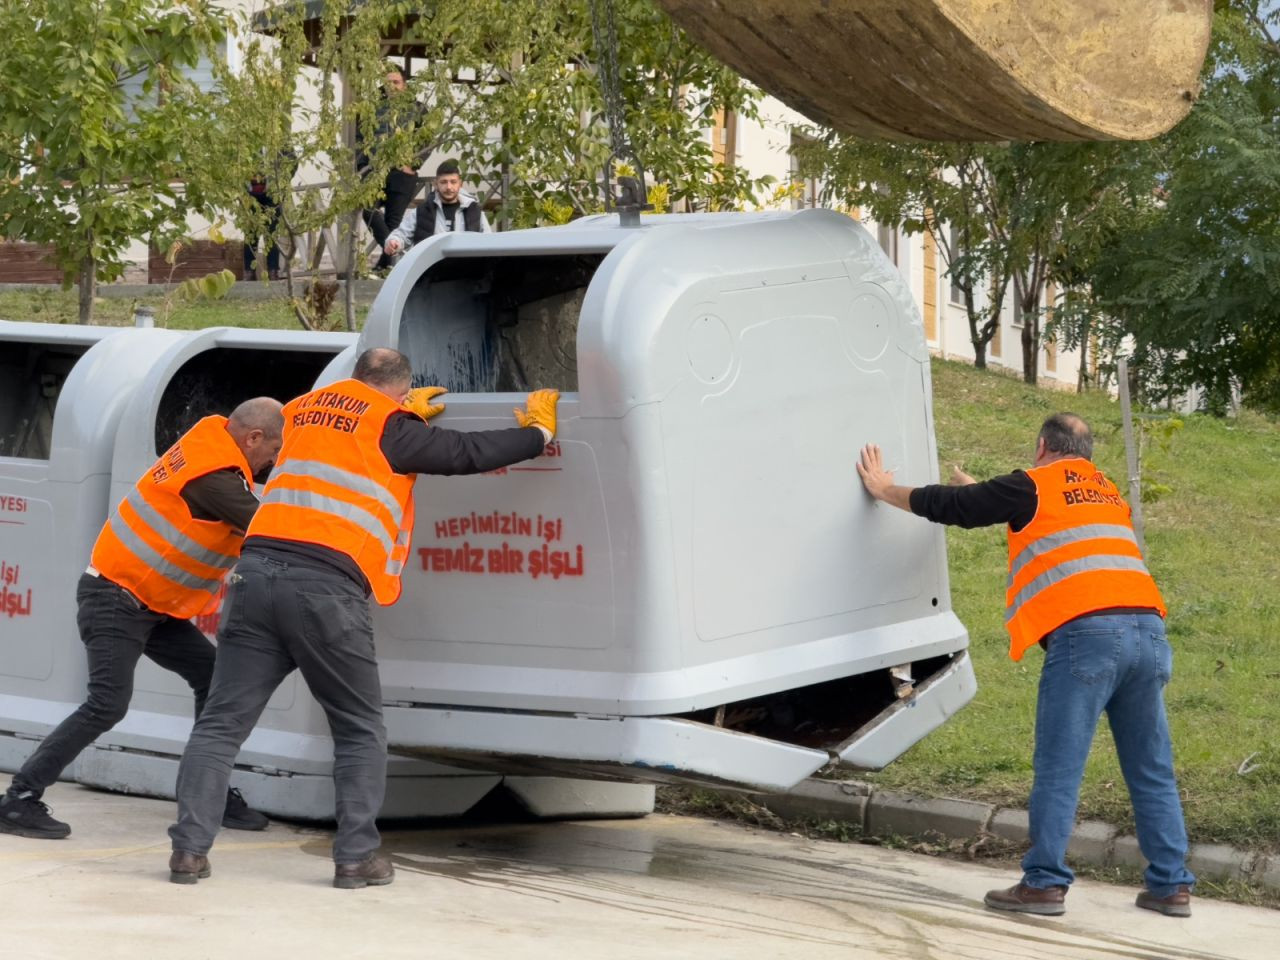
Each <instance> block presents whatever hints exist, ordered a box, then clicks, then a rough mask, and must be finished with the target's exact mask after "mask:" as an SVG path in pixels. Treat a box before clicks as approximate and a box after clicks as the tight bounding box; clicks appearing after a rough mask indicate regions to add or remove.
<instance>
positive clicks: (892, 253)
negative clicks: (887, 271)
mask: <svg viewBox="0 0 1280 960" xmlns="http://www.w3.org/2000/svg"><path fill="white" fill-rule="evenodd" d="M876 242H877V243H879V244H880V249H881V250H883V251H884V255H885V256H886V257H888V258H889V260H890V261H891V262H892V263H893V265H894V266H895V267H896V266H897V265H898V231H897V230H895V229H894V228H893V227H891V226H889V225H887V224H883V223H880V224H876Z"/></svg>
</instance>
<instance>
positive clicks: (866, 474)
mask: <svg viewBox="0 0 1280 960" xmlns="http://www.w3.org/2000/svg"><path fill="white" fill-rule="evenodd" d="M857 468H858V476H860V477H861V478H862V484H863V486H865V487H866V488H867V493H869V494H871V496H873V497H875V498H876V499H877V500H883V501H884V502H885V503H887V504H889V505H890V506H892V507H897V508H898V509H899V510H906V511H907V512H908V513H910V512H911V487H900V486H898V485H897V484H895V483H894V482H893V471H892V470H886V469H885V466H884V455H883V454H882V453H881V452H880V448H879V447H878V446H876V444H874V443H868V444H867V445H866V446H865V447H863V448H862V455H861V457H860V458H859V460H858V463H857Z"/></svg>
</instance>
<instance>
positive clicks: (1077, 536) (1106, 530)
mask: <svg viewBox="0 0 1280 960" xmlns="http://www.w3.org/2000/svg"><path fill="white" fill-rule="evenodd" d="M1082 540H1128V541H1129V542H1130V543H1132V544H1133V545H1134V546H1135V547H1136V546H1137V545H1138V540H1137V538H1136V537H1135V536H1134V535H1133V531H1132V530H1130V529H1129V528H1128V527H1126V526H1125V525H1124V524H1122V523H1087V524H1085V525H1084V526H1082V527H1072V528H1071V529H1070V530H1060V531H1059V532H1057V533H1051V534H1049V535H1048V536H1047V537H1041V538H1040V539H1039V540H1032V541H1031V542H1030V543H1029V544H1027V545H1026V546H1025V547H1023V548H1022V552H1021V553H1019V554H1018V555H1017V556H1016V557H1014V558H1013V562H1012V563H1010V564H1009V580H1008V582H1007V583H1006V584H1005V589H1006V590H1007V589H1009V587H1012V586H1013V580H1014V577H1016V576H1017V575H1018V573H1019V571H1021V570H1022V568H1023V567H1025V566H1026V565H1027V564H1028V563H1030V562H1031V561H1032V560H1034V559H1035V558H1036V557H1041V556H1044V555H1045V554H1046V553H1048V552H1049V551H1050V550H1057V549H1058V547H1063V546H1066V545H1067V544H1068V543H1079V542H1080V541H1082Z"/></svg>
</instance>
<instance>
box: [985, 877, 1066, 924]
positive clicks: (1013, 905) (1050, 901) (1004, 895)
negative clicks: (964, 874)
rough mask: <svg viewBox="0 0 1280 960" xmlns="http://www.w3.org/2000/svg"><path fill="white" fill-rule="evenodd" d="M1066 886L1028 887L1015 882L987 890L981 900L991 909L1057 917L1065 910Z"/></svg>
mask: <svg viewBox="0 0 1280 960" xmlns="http://www.w3.org/2000/svg"><path fill="white" fill-rule="evenodd" d="M1066 897H1067V888H1066V887H1045V888H1044V889H1039V888H1037V887H1028V886H1027V885H1026V884H1025V883H1015V884H1014V885H1013V886H1012V887H1009V888H1008V889H1007V890H988V891H987V895H986V896H985V897H983V898H982V902H983V903H985V904H986V905H987V906H988V907H990V908H991V909H993V910H1011V911H1013V912H1014V913H1035V914H1038V915H1040V916H1042V917H1057V916H1061V915H1062V914H1064V913H1066V912H1067V905H1066V903H1065V902H1064V901H1065V900H1066Z"/></svg>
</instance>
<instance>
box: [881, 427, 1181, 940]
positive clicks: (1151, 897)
mask: <svg viewBox="0 0 1280 960" xmlns="http://www.w3.org/2000/svg"><path fill="white" fill-rule="evenodd" d="M1092 458H1093V435H1092V434H1091V433H1090V431H1089V426H1088V424H1086V423H1085V422H1084V420H1082V419H1081V418H1080V417H1078V416H1076V415H1075V414H1070V413H1059V414H1055V415H1054V416H1051V417H1049V418H1048V419H1047V420H1045V422H1044V424H1043V426H1041V428H1040V435H1039V437H1038V438H1037V440H1036V447H1035V455H1034V462H1033V466H1032V467H1031V469H1029V470H1015V471H1014V472H1012V473H1008V474H1004V475H1002V476H998V477H993V478H991V479H990V480H986V481H984V482H982V483H978V482H975V481H974V479H973V478H972V477H970V476H969V475H968V474H966V473H964V472H963V471H961V470H960V469H959V468H958V467H957V468H955V471H954V473H953V475H952V482H951V485H950V486H943V485H940V484H928V485H926V486H922V487H906V486H900V485H898V484H895V483H894V482H893V474H892V473H891V472H890V471H888V470H886V469H885V467H884V462H883V458H882V455H881V452H880V448H879V447H878V446H876V445H875V444H868V445H867V446H865V447H863V449H862V457H861V461H860V462H859V463H858V464H857V469H858V474H859V475H860V476H861V477H862V482H863V484H864V486H865V487H866V488H867V492H868V493H870V494H871V495H872V496H873V497H875V498H876V499H877V500H881V501H883V502H885V503H888V504H890V505H891V506H894V507H897V508H899V509H901V510H906V511H908V512H910V513H914V514H916V515H917V516H921V517H925V518H927V519H929V520H932V521H933V522H935V523H946V524H953V525H955V526H960V527H983V526H991V525H994V524H998V523H1003V524H1006V525H1007V531H1008V543H1009V577H1008V583H1007V585H1006V592H1005V618H1004V619H1005V627H1006V629H1007V630H1008V632H1009V656H1010V657H1011V658H1012V659H1014V660H1021V659H1022V657H1023V655H1024V654H1025V653H1026V652H1027V651H1028V650H1030V649H1032V648H1033V647H1039V648H1040V649H1042V650H1043V651H1044V666H1043V667H1042V668H1041V671H1040V692H1039V697H1038V699H1037V703H1036V724H1035V753H1034V755H1033V758H1032V767H1033V770H1034V779H1033V782H1032V785H1031V801H1030V811H1029V816H1030V834H1031V849H1030V850H1028V851H1027V854H1026V856H1025V857H1023V858H1022V879H1021V880H1020V881H1019V882H1018V883H1016V884H1014V885H1013V886H1011V887H1009V888H1007V889H1003V890H991V891H989V892H988V893H987V895H986V898H985V900H984V902H985V903H986V905H987V906H988V907H990V908H991V909H993V910H1007V911H1011V912H1014V913H1032V914H1040V915H1046V916H1057V915H1058V914H1061V913H1064V912H1065V911H1066V903H1065V901H1066V895H1067V889H1068V888H1069V887H1070V885H1071V882H1072V880H1074V878H1075V875H1074V874H1073V873H1072V872H1071V868H1070V867H1068V866H1067V862H1066V856H1067V843H1068V841H1069V840H1070V839H1071V828H1072V824H1073V823H1074V821H1075V815H1076V804H1077V802H1078V798H1079V795H1080V781H1081V779H1082V778H1083V777H1084V767H1085V761H1086V760H1087V759H1088V757H1089V749H1090V747H1091V746H1092V744H1093V736H1094V731H1095V730H1096V729H1097V726H1098V720H1099V719H1100V718H1101V716H1102V714H1103V713H1104V712H1105V713H1106V715H1107V721H1108V722H1109V724H1110V726H1111V732H1112V734H1113V735H1114V737H1115V745H1116V754H1117V755H1118V757H1119V760H1120V770H1121V772H1122V773H1123V774H1124V780H1125V783H1126V784H1127V785H1128V787H1129V799H1130V801H1131V802H1132V804H1133V813H1134V820H1135V823H1136V827H1137V833H1138V846H1139V847H1140V848H1141V850H1142V855H1143V856H1144V857H1146V859H1147V862H1148V865H1147V869H1146V874H1145V880H1146V889H1145V890H1143V891H1142V892H1141V893H1139V894H1138V899H1137V905H1138V906H1139V907H1142V908H1144V909H1146V910H1153V911H1155V912H1156V913H1161V914H1164V915H1165V916H1169V917H1188V916H1190V915H1191V888H1192V886H1193V885H1194V884H1195V877H1194V876H1193V875H1192V873H1191V871H1190V870H1188V869H1187V864H1186V859H1187V831H1186V827H1185V825H1184V822H1183V817H1182V803H1181V801H1180V799H1179V797H1178V783H1177V779H1176V778H1175V776H1174V770H1173V743H1172V740H1171V738H1170V736H1169V722H1168V719H1167V717H1166V715H1165V708H1164V688H1165V684H1167V683H1168V682H1169V677H1170V675H1171V673H1172V671H1173V653H1172V651H1171V650H1170V648H1169V642H1168V640H1167V639H1166V638H1165V630H1164V617H1165V613H1166V611H1165V605H1164V600H1163V599H1162V598H1161V596H1160V590H1159V589H1158V588H1157V587H1156V583H1155V580H1154V579H1152V577H1151V574H1150V573H1149V572H1148V570H1147V566H1146V563H1145V562H1144V560H1143V557H1142V550H1141V548H1140V547H1139V546H1138V542H1137V539H1136V538H1135V536H1134V532H1133V524H1132V523H1131V522H1130V519H1129V505H1128V503H1127V502H1126V501H1125V499H1124V497H1123V496H1121V494H1120V491H1119V490H1118V489H1117V488H1116V485H1115V484H1114V483H1112V482H1111V481H1110V480H1109V479H1108V478H1107V477H1106V475H1104V474H1103V473H1102V471H1101V470H1099V469H1098V468H1097V466H1095V465H1094V463H1093V459H1092ZM1011 733H1012V731H1011Z"/></svg>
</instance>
